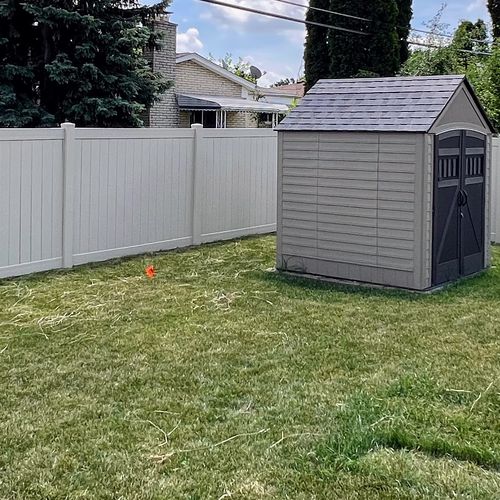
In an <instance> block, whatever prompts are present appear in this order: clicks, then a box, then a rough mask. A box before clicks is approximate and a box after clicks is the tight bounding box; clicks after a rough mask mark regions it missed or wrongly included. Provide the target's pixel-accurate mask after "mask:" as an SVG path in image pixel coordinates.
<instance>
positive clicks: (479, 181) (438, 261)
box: [432, 130, 486, 285]
mask: <svg viewBox="0 0 500 500" xmlns="http://www.w3.org/2000/svg"><path fill="white" fill-rule="evenodd" d="M485 153H486V137H485V136H484V135H482V134H478V133H476V132H471V131H458V130H457V131H452V132H446V133H444V134H441V135H439V136H437V137H436V155H435V165H436V168H435V169H434V170H435V172H434V235H433V236H434V237H433V278H432V282H433V285H439V284H441V283H446V282H448V281H453V280H455V279H457V278H459V277H461V276H469V275H471V274H474V273H476V272H478V271H480V270H482V269H483V268H484V241H485V234H484V231H485V227H484V226H485V172H486V168H485V167H486V165H485V158H486V156H485Z"/></svg>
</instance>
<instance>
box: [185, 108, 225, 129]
mask: <svg viewBox="0 0 500 500" xmlns="http://www.w3.org/2000/svg"><path fill="white" fill-rule="evenodd" d="M217 113H218V112H217V111H191V114H190V117H189V124H190V125H193V124H194V123H201V124H202V125H203V128H217Z"/></svg>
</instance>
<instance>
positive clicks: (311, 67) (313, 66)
mask: <svg viewBox="0 0 500 500" xmlns="http://www.w3.org/2000/svg"><path fill="white" fill-rule="evenodd" d="M330 3H331V2H330V0H310V2H309V6H310V7H316V8H320V9H325V10H328V9H329V8H330ZM306 19H307V20H308V21H314V22H317V23H322V24H330V21H331V19H330V14H328V13H326V12H320V11H317V10H312V9H309V10H308V11H307V15H306ZM328 31H329V30H328V28H322V27H320V26H313V25H309V24H308V25H307V37H306V44H305V52H304V61H305V80H306V91H307V90H309V89H310V88H311V87H312V86H313V85H315V84H316V82H317V81H318V80H320V79H321V78H328V77H329V70H330V55H329V51H328Z"/></svg>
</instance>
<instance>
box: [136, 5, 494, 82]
mask: <svg viewBox="0 0 500 500" xmlns="http://www.w3.org/2000/svg"><path fill="white" fill-rule="evenodd" d="M224 1H225V2H227V3H234V4H241V5H245V6H248V7H254V8H259V9H261V10H267V11H272V12H278V13H282V14H286V15H289V16H292V17H303V16H304V13H305V10H304V9H302V8H298V7H293V6H290V5H285V4H282V3H279V2H276V1H275V0H224ZM293 1H294V2H296V3H301V4H307V3H308V1H307V0H293ZM486 1H487V0H449V1H448V4H447V7H446V10H445V13H444V16H443V22H445V23H447V24H449V25H450V29H452V28H453V27H455V26H456V25H457V24H458V22H459V21H460V20H462V19H470V20H474V21H475V20H476V19H477V18H478V17H481V18H483V19H487V20H489V16H488V11H487V9H486ZM145 3H154V0H146V2H145ZM439 6H440V2H436V1H435V0H414V2H413V10H414V20H413V27H414V28H423V23H424V22H425V21H426V20H429V19H430V18H432V17H433V16H434V15H435V13H436V11H437V10H438V8H439ZM170 10H171V12H172V13H173V15H172V20H173V21H174V22H175V23H177V24H178V35H177V38H178V40H177V42H178V51H179V52H184V51H190V52H191V51H192V52H198V53H200V54H202V55H204V56H207V55H208V54H212V55H213V56H214V57H217V58H219V57H223V56H224V55H225V54H226V53H231V54H233V56H234V57H235V58H238V57H242V58H244V59H245V60H247V61H249V62H250V63H252V64H255V65H256V66H258V67H259V68H260V69H261V70H263V71H265V72H267V74H266V75H265V76H264V77H263V78H262V79H261V81H259V83H260V84H261V85H269V84H271V83H273V82H275V81H276V80H279V79H280V78H284V77H294V78H296V77H297V76H298V75H299V74H301V72H302V54H303V44H304V28H303V26H302V25H300V24H296V23H290V22H287V21H281V20H276V19H269V18H264V17H261V16H257V15H254V14H247V13H243V12H241V11H237V10H234V9H227V8H223V7H216V6H214V5H209V4H206V3H203V2H200V1H199V0H173V2H172V4H171V7H170Z"/></svg>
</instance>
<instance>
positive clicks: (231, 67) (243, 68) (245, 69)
mask: <svg viewBox="0 0 500 500" xmlns="http://www.w3.org/2000/svg"><path fill="white" fill-rule="evenodd" d="M208 57H209V59H210V61H212V62H214V63H215V64H218V65H219V66H222V67H223V68H224V69H227V70H228V71H230V72H231V73H234V74H235V75H236V76H239V77H240V78H244V79H245V80H248V81H249V82H251V83H257V79H256V78H255V77H254V76H253V75H252V73H251V72H250V68H251V65H250V64H249V63H247V62H245V61H244V60H243V58H241V57H239V58H238V60H235V59H234V57H233V55H232V54H230V53H227V54H226V55H225V56H224V57H221V58H219V59H216V58H215V57H214V56H213V55H212V54H210V55H209V56H208Z"/></svg>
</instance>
